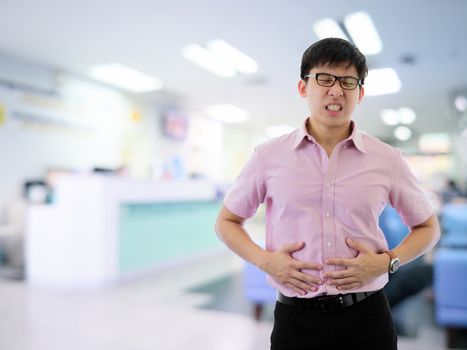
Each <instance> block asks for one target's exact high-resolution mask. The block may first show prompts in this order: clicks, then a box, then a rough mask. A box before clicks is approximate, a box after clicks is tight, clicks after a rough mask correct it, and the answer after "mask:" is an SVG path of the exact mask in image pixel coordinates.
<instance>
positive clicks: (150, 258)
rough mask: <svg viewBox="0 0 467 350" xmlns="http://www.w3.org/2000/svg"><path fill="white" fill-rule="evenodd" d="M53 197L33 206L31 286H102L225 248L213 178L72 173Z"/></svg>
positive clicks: (29, 248) (29, 256) (28, 259)
mask: <svg viewBox="0 0 467 350" xmlns="http://www.w3.org/2000/svg"><path fill="white" fill-rule="evenodd" d="M54 199H55V200H54V204H52V205H34V206H31V207H30V208H29V210H28V220H27V230H26V276H27V280H28V282H29V283H30V284H32V285H40V286H47V287H64V288H68V287H70V288H75V287H89V286H96V285H103V284H108V283H112V282H115V281H118V280H121V279H123V278H125V277H126V276H130V275H134V274H139V273H142V272H146V271H151V270H154V269H157V268H162V267H164V266H169V265H170V264H173V263H175V262H177V261H180V260H189V259H191V258H193V257H196V256H199V255H203V254H207V253H210V252H212V251H215V250H220V249H222V245H221V243H220V242H219V241H218V239H217V238H216V236H215V233H214V221H215V217H216V214H217V212H218V210H219V207H220V202H219V201H217V200H216V188H215V186H214V185H213V184H212V183H210V182H208V181H204V180H186V181H136V180H131V179H125V178H118V177H109V176H98V175H94V176H67V177H63V178H61V179H60V180H59V181H58V183H57V185H56V189H55V196H54Z"/></svg>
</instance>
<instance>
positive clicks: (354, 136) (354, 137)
mask: <svg viewBox="0 0 467 350" xmlns="http://www.w3.org/2000/svg"><path fill="white" fill-rule="evenodd" d="M307 124H308V118H306V119H305V122H304V123H303V124H302V126H301V127H300V128H299V129H297V130H296V135H295V139H294V143H293V147H292V149H297V148H298V146H300V144H301V143H302V142H303V140H304V139H305V138H307V139H309V140H310V141H311V142H313V143H316V140H315V138H314V137H313V136H311V135H310V134H309V133H308V129H307ZM350 126H351V128H352V133H351V134H350V136H349V137H348V138H347V139H346V140H351V141H352V142H353V144H354V145H355V147H356V148H357V149H358V150H359V151H360V152H362V153H366V147H365V143H364V142H363V138H362V133H361V131H360V130H358V128H357V125H356V124H355V122H354V121H353V120H352V121H351V122H350Z"/></svg>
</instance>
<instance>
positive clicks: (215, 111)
mask: <svg viewBox="0 0 467 350" xmlns="http://www.w3.org/2000/svg"><path fill="white" fill-rule="evenodd" d="M206 113H207V115H208V116H209V117H211V118H212V119H215V120H218V121H220V122H223V123H228V124H235V123H242V122H245V121H247V120H248V119H249V118H250V115H249V114H248V112H247V111H245V110H244V109H242V108H240V107H237V106H234V105H231V104H222V105H214V106H210V107H209V108H208V109H207V110H206Z"/></svg>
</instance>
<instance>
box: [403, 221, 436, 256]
mask: <svg viewBox="0 0 467 350" xmlns="http://www.w3.org/2000/svg"><path fill="white" fill-rule="evenodd" d="M439 237H440V230H439V224H438V221H437V219H436V217H435V216H434V215H433V216H432V217H431V218H430V219H428V220H427V221H426V222H425V223H423V224H421V225H418V226H415V227H412V228H411V231H410V233H409V235H407V237H406V238H405V239H404V240H403V241H402V243H401V244H400V245H399V246H397V248H395V249H394V252H395V253H396V254H397V256H398V257H399V259H400V261H401V264H406V263H408V262H410V261H412V260H414V259H416V258H418V257H419V256H420V255H423V254H425V253H426V252H428V251H429V250H430V249H431V248H433V247H434V246H435V245H436V243H437V242H438V240H439Z"/></svg>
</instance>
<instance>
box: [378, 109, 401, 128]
mask: <svg viewBox="0 0 467 350" xmlns="http://www.w3.org/2000/svg"><path fill="white" fill-rule="evenodd" d="M381 119H382V120H383V123H384V124H386V125H397V124H399V114H398V113H397V111H396V110H394V109H383V110H382V111H381Z"/></svg>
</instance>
